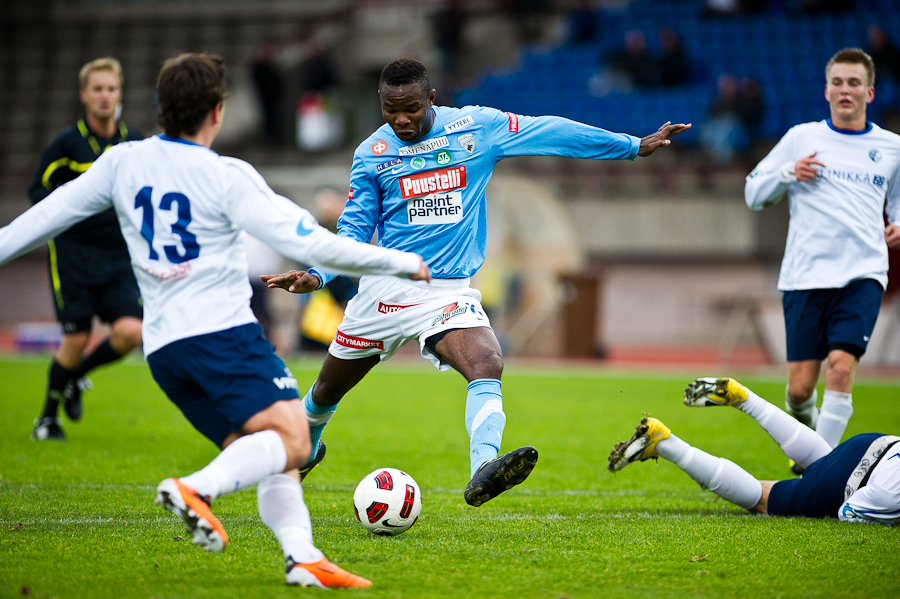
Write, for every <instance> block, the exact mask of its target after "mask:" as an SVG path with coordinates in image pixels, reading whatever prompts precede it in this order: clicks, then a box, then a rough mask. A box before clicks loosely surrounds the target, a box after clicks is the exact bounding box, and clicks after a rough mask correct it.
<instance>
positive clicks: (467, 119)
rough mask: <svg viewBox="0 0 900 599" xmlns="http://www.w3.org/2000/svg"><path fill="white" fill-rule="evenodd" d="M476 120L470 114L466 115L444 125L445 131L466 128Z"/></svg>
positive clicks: (451, 131)
mask: <svg viewBox="0 0 900 599" xmlns="http://www.w3.org/2000/svg"><path fill="white" fill-rule="evenodd" d="M474 122H475V120H474V119H473V118H472V117H471V116H470V115H466V116H464V117H463V118H461V119H459V120H456V121H453V122H452V123H450V124H449V125H445V126H444V131H445V132H447V133H453V132H454V131H459V130H460V129H465V128H466V127H468V126H469V125H471V124H473V123H474Z"/></svg>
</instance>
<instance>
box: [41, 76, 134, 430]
mask: <svg viewBox="0 0 900 599" xmlns="http://www.w3.org/2000/svg"><path fill="white" fill-rule="evenodd" d="M78 84H79V89H80V92H79V95H80V98H81V103H82V104H84V110H85V112H84V116H83V117H82V118H81V119H79V120H78V122H77V123H76V124H75V125H74V126H71V127H67V128H66V129H63V131H62V132H60V134H59V135H57V136H56V139H54V140H53V141H52V142H51V143H50V145H49V146H48V147H47V149H46V150H44V152H43V154H41V159H40V162H39V163H38V167H37V170H36V171H35V173H34V180H33V181H32V183H31V187H30V188H29V190H28V194H29V196H30V197H31V201H32V203H37V202H40V201H41V200H43V199H44V198H45V197H47V195H49V194H50V192H52V191H53V190H54V189H56V188H57V187H59V186H60V185H63V184H64V183H67V182H68V181H71V180H72V179H74V178H76V177H77V176H78V175H80V174H81V173H83V172H84V171H86V170H87V169H88V168H90V166H91V164H93V162H94V160H96V159H97V157H99V156H100V154H102V153H103V152H104V151H105V150H106V149H108V148H110V147H111V146H113V145H115V144H117V143H121V142H124V141H131V140H137V139H141V138H142V137H143V136H142V135H141V133H140V132H139V131H137V130H135V129H130V130H129V128H128V127H126V126H125V123H123V122H121V121H119V120H118V118H117V117H118V114H119V109H120V102H121V101H122V65H121V64H119V61H118V60H116V59H114V58H98V59H97V60H93V61H91V62H89V63H87V64H86V65H84V66H83V67H82V68H81V71H79V73H78ZM49 249H50V281H51V286H52V292H53V304H54V306H55V307H56V315H57V318H58V319H59V321H60V323H62V326H63V339H62V343H61V345H60V346H59V349H58V350H57V352H56V354H55V356H54V359H53V363H52V364H51V365H50V373H49V382H48V385H47V396H46V400H45V402H44V409H43V411H42V412H41V415H40V416H38V418H37V420H35V423H34V429H33V430H32V433H31V438H32V439H34V440H36V441H44V440H48V439H53V440H59V441H64V440H65V439H66V435H65V433H64V432H63V430H62V427H61V426H60V420H59V418H58V416H57V414H58V410H59V404H60V403H62V404H63V408H64V410H65V412H66V415H67V416H68V417H69V418H70V419H71V420H73V421H77V420H79V419H80V418H81V412H82V406H81V392H82V390H84V389H85V388H88V387H89V385H90V382H89V381H88V380H87V379H86V378H84V375H85V374H87V373H88V372H89V371H90V370H92V369H94V368H96V367H97V366H100V365H102V364H108V363H109V362H113V361H115V360H118V359H119V358H121V357H122V356H124V355H125V354H127V353H128V352H130V351H131V350H132V349H134V348H135V347H136V346H137V345H138V344H140V342H141V318H142V317H143V308H142V307H141V296H140V292H139V291H138V286H137V281H135V278H134V273H133V272H132V270H131V260H130V258H129V257H128V249H127V248H126V246H125V240H124V239H123V238H122V233H121V232H120V231H119V222H118V220H117V219H116V214H115V212H114V211H113V209H112V208H110V209H109V210H106V211H105V212H101V213H100V214H97V215H95V216H92V217H90V218H88V219H87V220H84V221H82V222H80V223H79V224H77V225H75V226H73V227H72V228H71V229H69V230H67V231H65V232H64V233H61V234H60V235H59V236H57V237H56V238H55V239H53V240H52V241H50V242H49ZM94 315H97V316H99V317H100V319H101V320H102V321H103V322H107V323H109V324H110V325H111V334H110V336H109V337H107V338H106V339H104V340H103V341H102V342H101V343H100V344H99V345H98V346H97V347H96V348H95V349H94V350H93V351H92V352H91V353H90V354H88V355H84V352H85V349H86V348H87V345H88V342H89V341H90V336H91V321H92V319H93V317H94Z"/></svg>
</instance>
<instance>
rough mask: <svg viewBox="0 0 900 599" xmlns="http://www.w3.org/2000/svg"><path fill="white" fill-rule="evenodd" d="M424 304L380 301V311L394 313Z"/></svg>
mask: <svg viewBox="0 0 900 599" xmlns="http://www.w3.org/2000/svg"><path fill="white" fill-rule="evenodd" d="M421 305H422V304H386V303H384V302H381V301H380V302H378V312H379V313H381V314H393V313H394V312H399V311H400V310H405V309H406V308H412V307H413V306H421Z"/></svg>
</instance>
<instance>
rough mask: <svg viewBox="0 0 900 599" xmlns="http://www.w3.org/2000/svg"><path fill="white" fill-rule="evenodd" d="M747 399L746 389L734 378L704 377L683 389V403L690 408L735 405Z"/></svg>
mask: <svg viewBox="0 0 900 599" xmlns="http://www.w3.org/2000/svg"><path fill="white" fill-rule="evenodd" d="M745 401H747V389H746V387H744V386H743V385H742V384H740V383H739V382H737V381H736V380H734V379H729V378H721V379H717V378H713V377H706V378H702V379H697V380H695V381H694V382H693V383H691V384H690V385H688V386H687V389H685V390H684V405H686V406H690V407H692V408H704V407H707V406H736V405H737V404H739V403H743V402H745Z"/></svg>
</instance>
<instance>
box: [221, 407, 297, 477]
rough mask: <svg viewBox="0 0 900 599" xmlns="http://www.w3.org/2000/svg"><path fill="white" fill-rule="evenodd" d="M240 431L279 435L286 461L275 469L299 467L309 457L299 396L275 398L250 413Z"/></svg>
mask: <svg viewBox="0 0 900 599" xmlns="http://www.w3.org/2000/svg"><path fill="white" fill-rule="evenodd" d="M242 432H244V433H247V434H248V435H250V434H251V433H261V432H262V433H265V432H275V433H277V434H278V435H279V436H280V437H281V441H282V443H283V444H284V450H285V458H286V464H285V466H283V467H282V469H281V470H279V472H284V471H285V470H292V469H297V468H300V467H302V466H303V465H304V464H306V463H307V462H308V461H309V459H310V454H311V447H310V441H309V427H308V426H307V425H306V413H305V412H304V410H303V404H302V402H301V401H300V400H299V399H285V400H280V401H276V402H275V403H273V404H272V405H270V406H269V407H268V408H266V409H264V410H262V411H260V412H257V413H256V414H254V415H253V416H251V417H250V418H249V419H248V420H247V422H245V423H244V426H243V428H242ZM251 436H252V435H251ZM238 441H240V439H239V440H238Z"/></svg>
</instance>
